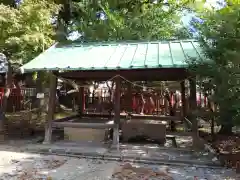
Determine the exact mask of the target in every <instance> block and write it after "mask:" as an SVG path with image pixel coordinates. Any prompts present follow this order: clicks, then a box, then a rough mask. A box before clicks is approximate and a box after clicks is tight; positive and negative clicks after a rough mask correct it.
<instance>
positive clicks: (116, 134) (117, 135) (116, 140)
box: [112, 126, 119, 147]
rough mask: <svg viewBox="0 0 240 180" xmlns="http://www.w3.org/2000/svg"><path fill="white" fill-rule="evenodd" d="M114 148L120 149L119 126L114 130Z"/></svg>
mask: <svg viewBox="0 0 240 180" xmlns="http://www.w3.org/2000/svg"><path fill="white" fill-rule="evenodd" d="M112 145H113V146H115V147H119V128H118V126H116V127H114V128H113V144H112Z"/></svg>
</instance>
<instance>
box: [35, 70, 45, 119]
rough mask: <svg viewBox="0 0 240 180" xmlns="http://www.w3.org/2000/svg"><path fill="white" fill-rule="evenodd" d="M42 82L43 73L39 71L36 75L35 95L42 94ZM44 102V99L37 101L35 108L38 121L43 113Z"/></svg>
mask: <svg viewBox="0 0 240 180" xmlns="http://www.w3.org/2000/svg"><path fill="white" fill-rule="evenodd" d="M43 80H44V72H42V71H39V72H38V74H37V81H36V91H37V93H44V92H43V89H44V87H43ZM44 100H45V98H40V99H37V108H38V119H41V115H42V113H43V111H44V104H45V103H44Z"/></svg>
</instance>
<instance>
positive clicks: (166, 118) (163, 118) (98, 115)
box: [82, 113, 180, 121]
mask: <svg viewBox="0 0 240 180" xmlns="http://www.w3.org/2000/svg"><path fill="white" fill-rule="evenodd" d="M82 117H87V118H106V119H109V118H113V117H114V115H111V116H109V114H108V113H105V114H104V113H84V114H83V115H82ZM120 117H121V119H127V118H128V115H123V114H121V115H120ZM130 117H131V119H148V120H149V119H151V120H159V121H179V120H180V117H178V116H164V115H161V116H156V115H140V114H132V115H130Z"/></svg>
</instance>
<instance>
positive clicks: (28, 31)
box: [0, 0, 58, 63]
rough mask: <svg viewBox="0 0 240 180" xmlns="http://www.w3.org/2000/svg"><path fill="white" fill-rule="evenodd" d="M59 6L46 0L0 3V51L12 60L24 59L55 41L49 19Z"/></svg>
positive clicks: (13, 61)
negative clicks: (18, 3)
mask: <svg viewBox="0 0 240 180" xmlns="http://www.w3.org/2000/svg"><path fill="white" fill-rule="evenodd" d="M56 12H58V6H57V5H56V4H54V3H51V2H49V1H47V0H42V1H38V0H24V1H22V2H21V5H19V6H15V5H13V4H12V3H10V2H9V5H7V4H0V29H1V30H0V37H1V38H0V52H2V53H4V54H5V55H6V56H7V57H8V59H9V60H10V61H11V62H12V63H26V62H27V61H29V60H31V59H32V58H34V57H35V56H36V55H38V54H39V53H40V52H42V51H43V49H45V48H48V47H49V46H50V45H51V44H52V43H53V42H54V40H53V39H54V35H55V28H54V26H53V23H52V22H51V19H53V17H54V15H55V13H56Z"/></svg>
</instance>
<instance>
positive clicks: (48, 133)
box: [43, 73, 57, 144]
mask: <svg viewBox="0 0 240 180" xmlns="http://www.w3.org/2000/svg"><path fill="white" fill-rule="evenodd" d="M56 87H57V78H56V76H55V75H54V74H53V73H51V74H50V87H49V101H48V113H47V117H46V124H45V138H44V142H43V144H50V143H51V141H52V120H53V119H54V113H55V107H56Z"/></svg>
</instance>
